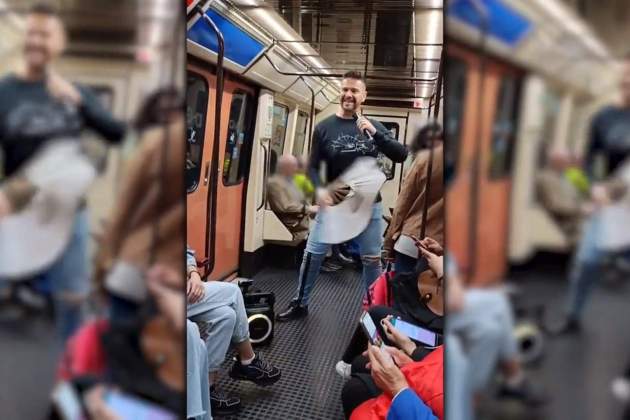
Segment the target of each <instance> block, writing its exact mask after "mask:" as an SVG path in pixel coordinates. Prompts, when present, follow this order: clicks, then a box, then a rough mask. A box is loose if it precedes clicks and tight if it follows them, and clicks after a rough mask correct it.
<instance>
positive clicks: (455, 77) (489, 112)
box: [445, 45, 520, 284]
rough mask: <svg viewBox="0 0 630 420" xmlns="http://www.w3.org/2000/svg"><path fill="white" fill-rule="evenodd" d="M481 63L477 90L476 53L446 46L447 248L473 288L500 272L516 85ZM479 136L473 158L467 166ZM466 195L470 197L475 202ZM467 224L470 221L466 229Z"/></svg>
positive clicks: (516, 75)
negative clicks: (451, 160)
mask: <svg viewBox="0 0 630 420" xmlns="http://www.w3.org/2000/svg"><path fill="white" fill-rule="evenodd" d="M486 60H487V61H486V63H485V70H484V72H483V73H484V74H483V77H484V79H483V81H482V82H483V88H482V91H481V92H479V88H480V79H479V78H480V77H481V62H480V59H479V56H478V55H477V54H476V53H473V52H471V51H468V50H466V49H464V48H460V47H459V46H455V45H449V48H448V60H447V85H446V88H445V95H446V97H447V101H448V105H447V106H448V110H449V112H448V113H447V114H448V115H445V129H446V139H447V142H452V144H450V145H448V146H447V147H450V150H453V151H454V153H455V156H456V157H455V159H456V160H455V161H456V167H455V171H456V172H455V178H454V180H453V183H452V185H451V187H450V189H449V191H448V195H447V213H446V223H447V244H448V247H449V250H450V251H451V252H453V254H454V256H455V259H456V260H457V262H458V263H459V265H460V268H461V269H462V272H463V273H464V274H469V275H470V277H469V279H470V280H471V282H472V283H473V284H488V283H493V282H496V281H499V280H501V278H502V276H503V275H504V274H505V272H506V268H507V255H508V254H507V247H508V236H507V235H508V228H509V203H510V190H511V164H512V155H513V150H514V141H515V133H516V122H517V110H518V109H517V106H518V97H519V95H518V91H519V89H518V88H519V82H520V72H519V71H518V70H517V69H515V68H512V67H511V66H507V65H504V64H503V63H500V62H498V61H496V60H492V59H489V58H488V59H486ZM479 94H481V95H482V97H481V101H480V98H479V96H478V95H479ZM479 124H481V127H480V126H479ZM479 135H480V136H481V137H480V138H479V141H480V144H479V146H480V147H479V148H480V154H479V157H478V159H479V160H478V161H477V162H475V158H476V157H475V154H476V153H475V149H476V144H475V142H476V140H477V138H478V136H479ZM475 163H477V164H478V166H477V170H478V172H477V176H475ZM475 180H476V181H477V182H476V185H475ZM472 194H476V196H477V198H476V200H475V199H473V198H472V197H471V196H472ZM475 204H476V215H475V208H474V206H475ZM473 219H475V220H476V222H475V220H473ZM471 223H474V224H475V226H474V228H473V229H470V224H471ZM471 233H472V235H474V236H473V239H471V237H470V236H471ZM473 259H474V261H473Z"/></svg>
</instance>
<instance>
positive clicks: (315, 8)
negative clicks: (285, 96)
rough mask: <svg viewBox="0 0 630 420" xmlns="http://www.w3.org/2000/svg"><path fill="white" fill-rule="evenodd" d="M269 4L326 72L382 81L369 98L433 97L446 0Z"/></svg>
mask: <svg viewBox="0 0 630 420" xmlns="http://www.w3.org/2000/svg"><path fill="white" fill-rule="evenodd" d="M265 5H266V6H267V7H272V8H273V9H274V10H275V11H276V12H277V13H278V14H279V15H280V16H282V17H283V18H284V20H285V21H286V22H287V23H289V24H290V25H291V26H292V27H293V29H294V30H295V31H296V32H297V33H298V34H300V36H301V37H302V38H303V39H304V40H305V41H307V42H309V43H310V46H311V47H312V48H313V49H314V50H315V51H316V52H317V54H319V55H320V56H321V58H322V59H324V60H325V61H326V63H327V66H326V68H325V70H327V71H329V72H331V73H343V72H345V71H348V70H358V71H361V72H362V73H364V74H368V75H371V76H377V77H382V78H383V79H378V80H372V79H368V80H367V85H368V92H369V94H370V97H372V98H399V99H408V100H412V99H413V98H418V97H421V98H428V97H430V96H431V95H432V94H433V92H434V90H435V86H436V80H437V76H438V68H439V61H440V55H441V52H442V32H443V31H442V1H441V0H415V1H414V0H335V1H333V0H301V1H300V0H272V1H267V2H265ZM240 7H243V6H240ZM246 8H247V7H245V9H246ZM281 43H282V42H281ZM314 70H322V69H314ZM388 77H389V78H392V80H386V78H388ZM394 78H397V79H398V80H393V79H394ZM400 79H407V80H400ZM409 79H414V80H409Z"/></svg>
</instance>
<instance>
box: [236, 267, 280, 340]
mask: <svg viewBox="0 0 630 420" xmlns="http://www.w3.org/2000/svg"><path fill="white" fill-rule="evenodd" d="M238 284H239V286H240V287H241V290H242V292H243V301H244V302H245V312H246V313H247V320H248V322H249V339H250V341H251V343H252V345H255V346H262V345H266V344H269V343H270V342H271V340H272V339H273V332H274V326H275V312H274V305H275V303H276V296H275V295H274V294H273V293H271V292H261V291H260V290H254V289H250V288H251V286H252V284H253V280H249V279H241V280H239V282H238Z"/></svg>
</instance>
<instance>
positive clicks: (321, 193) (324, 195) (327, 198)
mask: <svg viewBox="0 0 630 420" xmlns="http://www.w3.org/2000/svg"><path fill="white" fill-rule="evenodd" d="M332 204H333V199H332V196H331V195H330V192H329V191H328V190H327V189H325V188H318V189H317V205H318V206H319V207H327V206H332Z"/></svg>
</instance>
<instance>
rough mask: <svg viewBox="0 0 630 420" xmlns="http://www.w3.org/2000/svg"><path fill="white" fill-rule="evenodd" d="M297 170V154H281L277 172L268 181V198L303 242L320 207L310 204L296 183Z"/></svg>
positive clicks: (272, 208)
mask: <svg viewBox="0 0 630 420" xmlns="http://www.w3.org/2000/svg"><path fill="white" fill-rule="evenodd" d="M297 170H298V160H297V158H296V157H295V156H293V155H282V156H280V158H279V159H278V164H277V167H276V173H275V174H273V175H272V176H270V177H269V180H268V181H267V200H269V205H270V206H271V210H273V212H274V213H275V214H276V216H278V219H280V221H281V222H282V224H284V225H285V226H286V227H287V229H289V231H290V232H291V233H292V234H293V239H294V240H295V241H296V242H298V241H299V242H301V241H304V240H305V239H306V238H307V236H308V230H309V222H310V218H311V216H313V215H315V214H317V211H318V209H319V208H318V206H313V205H310V204H309V203H308V201H307V200H306V198H305V196H304V193H303V192H302V191H301V190H300V189H299V188H298V187H297V186H296V184H295V183H294V176H295V175H296V173H297Z"/></svg>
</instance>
